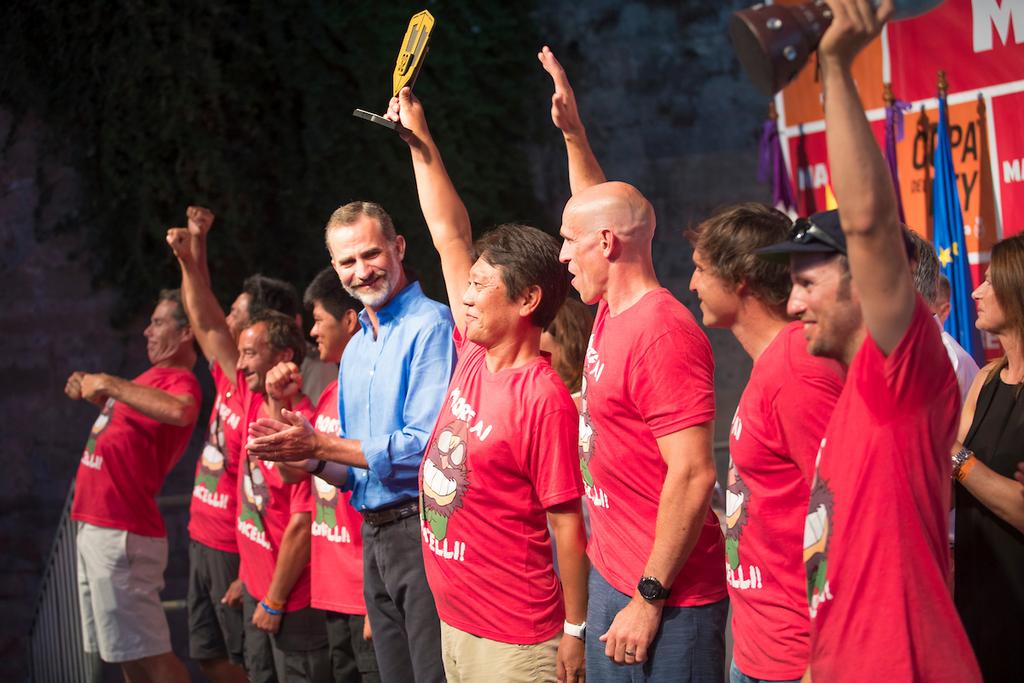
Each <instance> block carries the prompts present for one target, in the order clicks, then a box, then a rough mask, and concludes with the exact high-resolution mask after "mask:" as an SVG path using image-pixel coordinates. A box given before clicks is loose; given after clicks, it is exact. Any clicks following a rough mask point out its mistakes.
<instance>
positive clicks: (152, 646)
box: [77, 522, 171, 663]
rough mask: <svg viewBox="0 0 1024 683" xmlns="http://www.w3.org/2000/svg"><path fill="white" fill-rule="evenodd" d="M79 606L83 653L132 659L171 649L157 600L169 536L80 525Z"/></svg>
mask: <svg viewBox="0 0 1024 683" xmlns="http://www.w3.org/2000/svg"><path fill="white" fill-rule="evenodd" d="M77 538H78V604H79V606H80V608H81V610H82V641H83V643H84V645H85V651H86V652H99V654H100V658H101V659H103V661H105V662H111V663H119V662H130V661H134V660H137V659H142V658H143V657H152V656H154V655H160V654H164V653H165V652H170V651H171V636H170V631H169V629H168V628H167V616H166V615H165V614H164V608H163V606H162V605H161V604H160V591H161V590H162V589H163V587H164V568H165V567H166V566H167V539H166V538H153V537H150V536H139V535H138V534H133V533H130V532H127V531H123V530H120V529H105V528H103V527H98V526H93V525H92V524H86V523H84V522H79V523H78V537H77Z"/></svg>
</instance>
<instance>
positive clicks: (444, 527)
mask: <svg viewBox="0 0 1024 683" xmlns="http://www.w3.org/2000/svg"><path fill="white" fill-rule="evenodd" d="M466 436H467V425H466V423H465V422H462V421H459V420H456V421H455V422H452V423H451V424H449V425H447V426H445V427H444V428H443V429H442V430H441V432H440V433H439V434H438V435H437V439H435V440H434V442H433V443H432V444H430V448H429V449H427V456H426V458H425V459H424V461H423V495H422V501H423V502H422V505H421V508H422V512H421V513H420V514H421V516H422V519H423V520H425V521H426V522H427V524H429V525H430V530H431V532H433V534H434V536H435V537H436V538H437V539H438V540H439V541H440V540H444V537H445V536H446V535H447V534H448V520H449V519H450V518H451V516H452V514H453V513H454V512H455V511H456V510H458V509H459V508H461V507H462V499H463V498H464V497H465V495H466V489H468V488H469V467H468V463H467V460H468V457H469V453H468V452H467V443H466Z"/></svg>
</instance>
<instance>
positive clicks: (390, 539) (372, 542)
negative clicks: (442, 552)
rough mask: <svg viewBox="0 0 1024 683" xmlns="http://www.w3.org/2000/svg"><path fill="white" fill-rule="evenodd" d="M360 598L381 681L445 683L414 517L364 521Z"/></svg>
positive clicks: (438, 628) (434, 611) (437, 624)
mask: <svg viewBox="0 0 1024 683" xmlns="http://www.w3.org/2000/svg"><path fill="white" fill-rule="evenodd" d="M362 531H363V594H364V596H365V597H366V610H367V612H368V614H369V617H370V625H371V627H372V628H373V649H374V651H375V652H376V653H377V665H378V668H379V669H380V678H381V681H383V682H384V683H410V682H412V681H415V682H416V683H435V682H441V681H444V680H445V678H444V665H443V664H442V662H441V622H440V620H439V619H438V618H437V608H436V607H435V606H434V596H433V594H432V593H431V592H430V587H429V586H428V585H427V574H426V571H425V570H424V568H423V548H422V543H423V541H422V540H421V538H420V523H419V516H418V515H410V516H409V517H405V518H403V519H400V520H398V521H397V522H392V523H391V524H387V525H385V526H380V527H375V526H372V525H370V524H367V523H366V522H363V527H362Z"/></svg>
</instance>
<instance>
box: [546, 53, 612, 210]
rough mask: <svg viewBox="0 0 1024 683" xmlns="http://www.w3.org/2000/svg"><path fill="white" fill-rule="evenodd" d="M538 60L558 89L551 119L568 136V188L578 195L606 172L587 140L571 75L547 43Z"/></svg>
mask: <svg viewBox="0 0 1024 683" xmlns="http://www.w3.org/2000/svg"><path fill="white" fill-rule="evenodd" d="M537 59H539V60H540V63H541V66H543V67H544V70H545V71H547V72H548V74H549V75H550V76H551V80H552V81H553V83H554V86H555V92H554V94H553V95H551V121H552V122H553V123H554V124H555V127H557V128H558V130H560V131H562V137H563V138H564V139H565V151H566V153H567V154H568V155H569V191H570V192H571V193H572V194H576V193H577V192H579V191H580V190H585V189H587V188H588V187H590V186H591V185H600V184H601V183H603V182H605V180H606V178H605V176H604V171H603V170H601V164H599V163H597V157H595V156H594V151H593V150H592V149H591V148H590V141H589V140H587V131H586V129H585V128H584V127H583V120H582V119H581V118H580V111H579V108H578V107H577V106H576V94H575V93H574V92H573V90H572V86H571V85H569V77H568V76H566V75H565V69H563V68H562V65H561V64H559V63H558V60H557V59H555V55H554V53H553V52H551V48H549V47H548V46H547V45H545V46H544V48H543V49H542V50H541V51H540V52H538V53H537Z"/></svg>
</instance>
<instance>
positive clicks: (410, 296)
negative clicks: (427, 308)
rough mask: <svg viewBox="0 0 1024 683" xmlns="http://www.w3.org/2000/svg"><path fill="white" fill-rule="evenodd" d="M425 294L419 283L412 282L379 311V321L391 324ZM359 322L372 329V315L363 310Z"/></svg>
mask: <svg viewBox="0 0 1024 683" xmlns="http://www.w3.org/2000/svg"><path fill="white" fill-rule="evenodd" d="M422 294H423V289H422V288H421V287H420V283H419V282H410V283H409V284H408V285H406V286H405V288H404V289H402V291H400V292H399V293H398V294H395V296H393V297H392V298H391V301H389V302H388V303H387V304H386V305H385V306H384V308H382V309H380V310H379V311H377V320H378V322H380V323H385V322H389V321H391V320H394V319H396V318H399V317H401V315H402V314H403V313H405V311H406V310H407V309H408V308H409V305H410V303H411V302H412V301H413V300H414V299H416V298H418V297H419V296H421V295H422ZM359 322H360V323H361V324H362V326H363V327H370V314H369V313H367V312H366V309H365V308H363V310H361V311H360V312H359Z"/></svg>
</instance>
